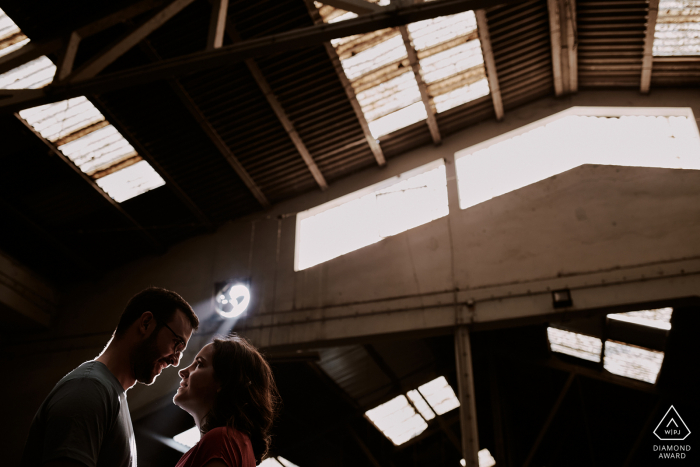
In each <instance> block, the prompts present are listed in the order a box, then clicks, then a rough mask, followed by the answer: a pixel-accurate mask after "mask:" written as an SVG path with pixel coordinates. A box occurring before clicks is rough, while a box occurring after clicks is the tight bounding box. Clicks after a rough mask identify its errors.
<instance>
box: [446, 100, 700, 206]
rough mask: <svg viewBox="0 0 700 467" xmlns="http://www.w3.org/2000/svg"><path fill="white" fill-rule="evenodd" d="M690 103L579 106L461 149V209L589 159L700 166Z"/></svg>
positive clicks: (458, 156)
mask: <svg viewBox="0 0 700 467" xmlns="http://www.w3.org/2000/svg"><path fill="white" fill-rule="evenodd" d="M699 154H700V136H699V135H698V129H697V125H696V124H695V117H694V116H693V113H692V111H691V110H690V109H689V108H613V107H572V108H571V109H568V110H565V111H563V112H560V113H558V114H555V115H552V116H551V117H548V118H545V119H542V120H539V121H537V122H534V123H531V124H529V125H526V126H524V127H522V128H519V129H517V130H514V131H510V132H508V133H505V134H503V135H501V136H499V137H496V138H493V139H491V140H488V141H484V142H483V143H480V144H477V145H475V146H472V147H470V148H467V149H464V150H462V151H459V152H457V153H456V154H455V167H456V171H457V184H458V188H459V205H460V207H461V208H462V209H466V208H469V207H471V206H475V205H477V204H479V203H482V202H484V201H487V200H489V199H492V198H495V197H497V196H500V195H503V194H505V193H509V192H511V191H514V190H517V189H519V188H522V187H524V186H527V185H530V184H532V183H535V182H538V181H540V180H544V179H546V178H549V177H552V176H554V175H557V174H559V173H562V172H565V171H567V170H571V169H573V168H575V167H578V166H580V165H583V164H600V165H622V166H633V167H659V168H670V169H694V170H698V169H700V156H699Z"/></svg>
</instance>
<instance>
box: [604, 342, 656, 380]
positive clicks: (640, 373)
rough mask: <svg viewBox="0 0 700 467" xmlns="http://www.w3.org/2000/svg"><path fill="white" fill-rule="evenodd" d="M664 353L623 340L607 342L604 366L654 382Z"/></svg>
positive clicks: (632, 376)
mask: <svg viewBox="0 0 700 467" xmlns="http://www.w3.org/2000/svg"><path fill="white" fill-rule="evenodd" d="M663 361H664V353H663V352H657V351H655V350H649V349H644V348H642V347H636V346H633V345H629V344H623V343H621V342H615V341H606V342H605V358H604V363H603V366H604V367H605V369H606V370H608V371H609V372H610V373H614V374H616V375H620V376H625V377H627V378H633V379H637V380H640V381H645V382H647V383H651V384H654V383H655V382H656V377H657V376H658V374H659V371H660V370H661V364H662V363H663Z"/></svg>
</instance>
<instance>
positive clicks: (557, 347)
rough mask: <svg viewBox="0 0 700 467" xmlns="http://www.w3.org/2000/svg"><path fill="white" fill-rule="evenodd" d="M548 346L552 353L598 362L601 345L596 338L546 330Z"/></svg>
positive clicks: (558, 330)
mask: <svg viewBox="0 0 700 467" xmlns="http://www.w3.org/2000/svg"><path fill="white" fill-rule="evenodd" d="M547 337H548V338H549V345H550V347H551V348H552V351H553V352H559V353H563V354H566V355H571V356H572V357H577V358H582V359H583V360H590V361H591V362H599V361H600V351H601V349H602V347H603V343H602V342H601V340H600V339H598V338H597V337H590V336H584V335H583V334H577V333H575V332H569V331H563V330H561V329H557V328H547Z"/></svg>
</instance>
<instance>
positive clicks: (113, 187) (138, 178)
mask: <svg viewBox="0 0 700 467" xmlns="http://www.w3.org/2000/svg"><path fill="white" fill-rule="evenodd" d="M95 183H97V185H98V186H99V187H100V188H102V189H103V190H104V191H105V193H107V194H108V195H109V196H111V197H112V199H114V201H116V202H117V203H122V202H124V201H126V200H128V199H131V198H133V197H135V196H138V195H140V194H142V193H145V192H147V191H150V190H153V189H154V188H158V187H159V186H163V185H165V181H164V180H163V179H162V178H161V176H160V175H158V173H157V172H156V171H155V170H153V167H151V166H150V165H149V164H148V162H146V161H140V162H137V163H136V164H133V165H130V166H128V167H127V168H125V169H122V170H119V171H118V172H114V173H111V174H109V175H107V176H105V177H102V178H99V179H97V180H96V181H95Z"/></svg>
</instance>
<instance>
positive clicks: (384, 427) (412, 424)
mask: <svg viewBox="0 0 700 467" xmlns="http://www.w3.org/2000/svg"><path fill="white" fill-rule="evenodd" d="M365 416H366V417H367V418H368V419H369V420H370V421H371V422H372V424H374V426H376V427H377V429H378V430H379V431H381V432H382V433H383V434H384V436H386V437H387V438H389V440H390V441H391V442H392V443H394V445H396V446H399V445H401V444H403V443H405V442H406V441H408V440H409V439H411V438H415V437H416V436H418V435H419V434H421V433H422V432H423V431H424V430H425V429H426V428H428V424H427V423H426V422H425V420H423V417H421V416H420V415H418V414H417V413H416V411H415V410H414V409H413V407H411V405H410V404H409V403H408V400H407V399H406V396H403V395H401V396H397V397H395V398H393V399H392V400H390V401H389V402H385V403H384V404H382V405H380V406H378V407H375V408H374V409H371V410H368V411H367V412H365Z"/></svg>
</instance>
